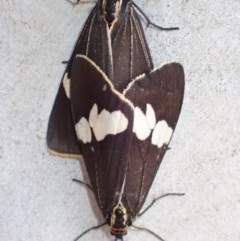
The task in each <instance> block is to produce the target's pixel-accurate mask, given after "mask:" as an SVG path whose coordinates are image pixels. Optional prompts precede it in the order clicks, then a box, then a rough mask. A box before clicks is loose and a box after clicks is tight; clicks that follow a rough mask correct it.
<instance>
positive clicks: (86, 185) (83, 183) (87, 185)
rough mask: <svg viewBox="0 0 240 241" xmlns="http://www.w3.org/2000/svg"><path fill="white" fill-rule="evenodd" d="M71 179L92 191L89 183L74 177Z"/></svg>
mask: <svg viewBox="0 0 240 241" xmlns="http://www.w3.org/2000/svg"><path fill="white" fill-rule="evenodd" d="M72 181H73V182H77V183H79V184H81V185H83V186H85V187H87V188H89V189H90V190H91V191H92V192H93V188H92V187H91V186H90V185H89V184H87V183H86V182H83V181H81V180H78V179H75V178H73V179H72Z"/></svg>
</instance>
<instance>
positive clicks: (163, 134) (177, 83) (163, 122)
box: [123, 63, 184, 217]
mask: <svg viewBox="0 0 240 241" xmlns="http://www.w3.org/2000/svg"><path fill="white" fill-rule="evenodd" d="M124 94H125V96H126V98H128V99H129V100H130V101H132V103H133V105H134V106H135V109H134V113H135V117H134V126H133V130H134V134H133V137H132V143H131V150H130V162H129V164H128V171H127V178H126V183H127V185H126V186H125V190H124V197H123V202H125V203H126V206H127V207H128V209H129V212H130V213H131V214H132V216H133V217H135V216H136V215H137V214H138V213H139V211H140V209H141V207H142V205H143V203H144V201H145V199H146V197H147V194H148V191H149V189H150V187H151V185H152V182H153V180H154V177H155V175H156V172H157V170H158V168H159V165H160V164H161V161H162V159H163V156H164V154H165V152H166V150H167V146H168V144H169V141H170V139H171V137H172V133H173V131H174V129H175V126H176V124H177V121H178V117H179V114H180V111H181V106H182V101H183V95H184V72H183V67H182V66H181V65H180V64H177V63H170V64H166V65H164V66H162V67H161V68H160V69H156V70H153V71H152V72H151V73H149V74H146V75H142V76H140V77H138V78H137V79H135V80H134V81H133V82H132V83H131V84H130V86H129V88H128V89H127V90H126V92H125V93H124ZM144 118H145V119H144Z"/></svg>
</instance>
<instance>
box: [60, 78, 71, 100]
mask: <svg viewBox="0 0 240 241" xmlns="http://www.w3.org/2000/svg"><path fill="white" fill-rule="evenodd" d="M62 82H63V88H64V90H65V93H66V96H67V98H68V99H70V79H69V78H68V73H65V75H64V77H63V81H62Z"/></svg>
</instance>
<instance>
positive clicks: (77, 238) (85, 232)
mask: <svg viewBox="0 0 240 241" xmlns="http://www.w3.org/2000/svg"><path fill="white" fill-rule="evenodd" d="M106 224H107V223H106V222H105V223H102V224H100V225H98V226H94V227H91V228H89V229H87V230H86V231H84V232H83V233H81V234H80V235H78V236H77V237H76V238H75V239H74V240H73V241H77V240H79V239H80V238H81V237H82V236H83V235H85V234H87V233H88V232H90V231H92V230H93V229H98V228H101V227H102V226H104V225H106Z"/></svg>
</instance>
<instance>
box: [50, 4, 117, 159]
mask: <svg viewBox="0 0 240 241" xmlns="http://www.w3.org/2000/svg"><path fill="white" fill-rule="evenodd" d="M99 11H100V10H99V8H98V7H97V6H95V8H94V9H93V10H92V12H91V13H90V15H89V17H88V19H87V21H86V23H85V25H84V28H83V30H82V32H81V34H80V37H79V39H78V41H77V43H76V45H75V47H74V50H73V53H72V56H71V58H70V60H69V61H68V65H67V68H66V70H65V73H64V75H63V78H62V80H61V84H60V87H59V89H58V93H57V96H56V99H55V102H54V105H53V109H52V112H51V115H50V119H49V124H48V130H47V145H48V148H49V151H50V152H51V153H52V154H56V155H59V156H65V157H78V156H80V155H81V148H80V146H79V143H78V142H77V138H76V133H75V129H74V126H73V120H72V113H71V105H70V101H69V97H68V92H69V81H70V79H71V75H72V62H73V59H74V57H75V56H76V55H77V54H84V55H86V56H88V57H89V58H91V59H92V60H93V61H94V62H95V63H96V64H97V65H99V66H100V67H101V68H102V69H103V70H104V72H105V73H106V74H107V75H108V76H109V77H112V72H113V70H112V68H113V67H112V56H111V51H110V50H109V49H110V45H109V33H108V31H109V30H108V26H107V25H106V23H105V22H104V21H103V20H102V18H99Z"/></svg>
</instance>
